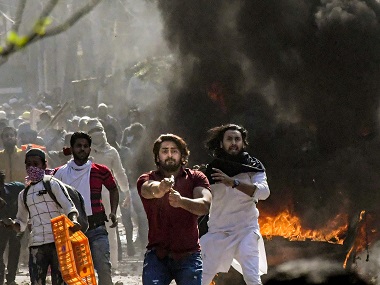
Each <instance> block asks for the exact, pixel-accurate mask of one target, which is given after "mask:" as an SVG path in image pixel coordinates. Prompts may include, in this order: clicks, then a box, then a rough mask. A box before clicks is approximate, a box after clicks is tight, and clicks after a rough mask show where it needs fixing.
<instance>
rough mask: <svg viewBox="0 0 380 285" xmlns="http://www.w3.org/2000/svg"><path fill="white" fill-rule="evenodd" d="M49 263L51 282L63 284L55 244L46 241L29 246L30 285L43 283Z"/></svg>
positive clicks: (53, 284)
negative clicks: (38, 244) (45, 242)
mask: <svg viewBox="0 0 380 285" xmlns="http://www.w3.org/2000/svg"><path fill="white" fill-rule="evenodd" d="M49 265H50V270H51V284H52V285H63V284H65V283H64V281H63V279H62V275H61V272H60V271H59V263H58V255H57V250H56V249H55V244H54V242H53V243H47V244H43V245H40V246H31V247H30V248H29V274H30V283H31V285H37V284H38V285H45V284H46V275H47V272H48V268H49Z"/></svg>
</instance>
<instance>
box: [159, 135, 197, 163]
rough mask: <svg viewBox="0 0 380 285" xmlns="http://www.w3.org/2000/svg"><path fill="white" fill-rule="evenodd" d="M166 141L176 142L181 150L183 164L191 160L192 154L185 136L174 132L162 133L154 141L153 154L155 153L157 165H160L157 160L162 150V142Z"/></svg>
mask: <svg viewBox="0 0 380 285" xmlns="http://www.w3.org/2000/svg"><path fill="white" fill-rule="evenodd" d="M165 141H171V142H174V143H175V144H176V146H177V147H178V149H179V151H180V152H181V156H182V165H186V164H187V162H188V161H189V155H190V150H189V149H188V147H187V143H186V142H185V141H184V139H183V138H181V137H180V136H177V135H173V134H164V135H160V136H159V137H158V138H157V139H156V140H155V142H154V144H153V154H154V162H155V164H156V165H159V163H158V162H157V158H158V153H159V151H160V147H161V144H162V143H163V142H165Z"/></svg>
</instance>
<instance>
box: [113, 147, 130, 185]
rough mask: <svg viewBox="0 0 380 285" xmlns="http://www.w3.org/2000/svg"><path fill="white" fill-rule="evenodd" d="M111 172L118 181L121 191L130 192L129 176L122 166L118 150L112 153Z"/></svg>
mask: <svg viewBox="0 0 380 285" xmlns="http://www.w3.org/2000/svg"><path fill="white" fill-rule="evenodd" d="M111 171H112V174H113V175H114V177H115V179H116V182H117V184H118V185H119V187H120V190H121V191H122V192H128V191H129V181H128V176H127V174H126V172H125V169H124V167H123V165H122V164H121V159H120V155H119V153H118V152H117V150H115V152H112V167H111Z"/></svg>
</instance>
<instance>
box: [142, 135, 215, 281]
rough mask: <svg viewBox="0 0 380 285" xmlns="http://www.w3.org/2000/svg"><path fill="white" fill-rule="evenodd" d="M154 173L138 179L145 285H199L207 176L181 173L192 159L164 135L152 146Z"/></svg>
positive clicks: (207, 199)
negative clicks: (144, 241)
mask: <svg viewBox="0 0 380 285" xmlns="http://www.w3.org/2000/svg"><path fill="white" fill-rule="evenodd" d="M153 154H154V159H155V163H156V165H157V170H155V171H150V172H148V173H145V174H143V175H141V176H140V177H139V179H138V181H137V190H138V193H139V195H140V197H141V201H142V203H143V206H144V209H145V212H146V214H147V218H148V223H149V235H148V245H147V252H146V254H145V258H144V265H143V276H142V280H143V284H144V285H153V284H154V285H168V284H170V282H171V281H172V280H173V279H174V280H175V281H176V283H177V284H178V285H200V284H201V282H202V259H201V255H200V246H199V238H198V225H197V219H198V216H201V215H205V214H207V213H208V211H209V207H210V202H211V193H210V185H209V182H208V181H207V178H206V176H205V175H204V174H203V173H202V172H200V171H196V170H191V169H189V168H185V165H186V163H187V161H188V157H189V154H190V151H189V149H188V148H187V144H186V142H185V141H184V140H183V139H182V138H181V137H179V136H177V135H173V134H165V135H161V136H159V137H158V139H157V140H156V141H155V142H154V146H153Z"/></svg>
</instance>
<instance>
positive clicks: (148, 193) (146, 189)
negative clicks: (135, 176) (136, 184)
mask: <svg viewBox="0 0 380 285" xmlns="http://www.w3.org/2000/svg"><path fill="white" fill-rule="evenodd" d="M159 186H160V182H159V181H149V182H148V183H145V184H144V185H143V186H142V188H141V196H143V197H144V198H145V199H155V198H161V197H157V193H158V187H159Z"/></svg>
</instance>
